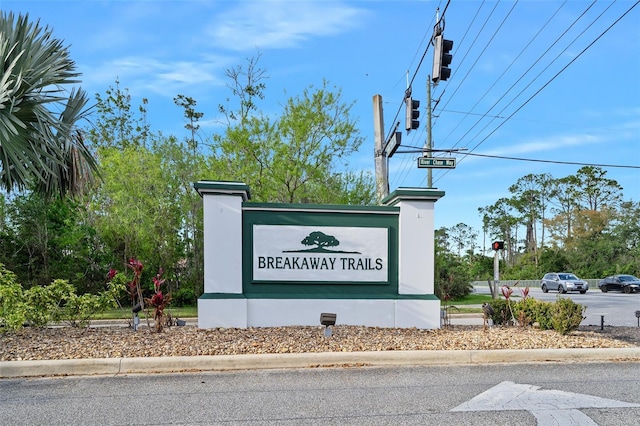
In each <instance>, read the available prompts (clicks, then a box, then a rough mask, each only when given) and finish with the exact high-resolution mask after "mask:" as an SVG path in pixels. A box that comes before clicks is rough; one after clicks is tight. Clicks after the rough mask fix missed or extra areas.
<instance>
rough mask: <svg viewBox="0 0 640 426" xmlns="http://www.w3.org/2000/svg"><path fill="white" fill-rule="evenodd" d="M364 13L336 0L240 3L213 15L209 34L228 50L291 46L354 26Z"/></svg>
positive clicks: (279, 0)
mask: <svg viewBox="0 0 640 426" xmlns="http://www.w3.org/2000/svg"><path fill="white" fill-rule="evenodd" d="M365 15H366V11H365V10H363V9H357V8H354V7H351V6H347V5H345V4H341V3H339V2H315V1H282V0H277V1H261V2H241V3H238V7H236V8H234V9H232V10H229V11H227V12H226V13H223V14H220V15H218V16H216V19H215V21H214V22H213V23H212V24H211V25H210V26H209V30H208V35H209V36H210V37H211V38H212V41H213V42H214V43H215V44H216V45H217V46H218V47H224V48H226V49H229V50H236V51H244V50H252V49H256V48H279V49H281V48H290V47H295V46H298V45H299V44H300V43H301V42H303V41H305V40H307V39H309V38H310V37H313V36H328V35H333V34H339V33H341V32H344V31H347V30H349V29H351V28H354V27H356V26H358V25H359V23H360V22H361V21H362V18H364V16H365Z"/></svg>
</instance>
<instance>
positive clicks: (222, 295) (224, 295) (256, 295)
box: [199, 292, 440, 301]
mask: <svg viewBox="0 0 640 426" xmlns="http://www.w3.org/2000/svg"><path fill="white" fill-rule="evenodd" d="M199 299H203V300H207V299H346V300H351V299H368V300H438V301H439V300H440V299H438V298H437V297H436V295H435V294H378V295H372V294H370V293H355V294H349V295H344V294H326V295H324V297H311V296H310V295H309V294H308V293H302V292H298V293H292V292H290V293H286V294H260V293H253V294H247V295H243V294H237V293H204V294H203V295H202V296H200V297H199Z"/></svg>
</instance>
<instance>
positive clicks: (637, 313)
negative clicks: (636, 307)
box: [636, 311, 640, 327]
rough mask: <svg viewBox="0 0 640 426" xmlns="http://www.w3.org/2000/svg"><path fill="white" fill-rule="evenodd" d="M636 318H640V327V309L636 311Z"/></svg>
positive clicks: (639, 321)
mask: <svg viewBox="0 0 640 426" xmlns="http://www.w3.org/2000/svg"><path fill="white" fill-rule="evenodd" d="M636 318H638V327H640V311H636Z"/></svg>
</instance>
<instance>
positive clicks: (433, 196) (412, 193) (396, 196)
mask: <svg viewBox="0 0 640 426" xmlns="http://www.w3.org/2000/svg"><path fill="white" fill-rule="evenodd" d="M442 197H444V191H440V190H437V189H435V188H398V189H396V190H395V191H393V192H392V193H391V194H389V195H387V196H386V197H385V198H384V199H383V200H382V204H384V205H386V206H394V205H396V204H397V203H399V202H401V201H405V200H406V201H409V200H412V201H433V202H436V201H438V200H439V199H440V198H442Z"/></svg>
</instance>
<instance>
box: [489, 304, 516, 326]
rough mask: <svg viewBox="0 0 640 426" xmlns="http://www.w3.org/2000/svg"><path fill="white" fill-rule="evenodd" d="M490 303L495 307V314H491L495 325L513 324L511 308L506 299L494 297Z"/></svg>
mask: <svg viewBox="0 0 640 426" xmlns="http://www.w3.org/2000/svg"><path fill="white" fill-rule="evenodd" d="M489 305H491V307H492V308H493V315H492V316H491V319H492V320H493V323H494V324H495V325H510V324H511V311H510V310H509V305H508V302H507V301H506V300H505V299H493V300H492V301H491V302H489Z"/></svg>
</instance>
